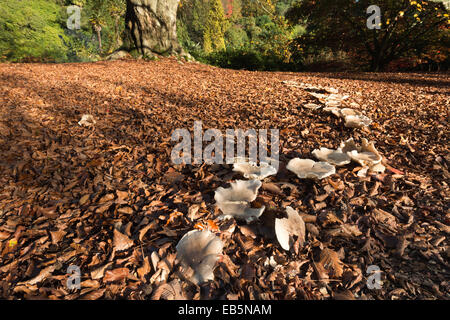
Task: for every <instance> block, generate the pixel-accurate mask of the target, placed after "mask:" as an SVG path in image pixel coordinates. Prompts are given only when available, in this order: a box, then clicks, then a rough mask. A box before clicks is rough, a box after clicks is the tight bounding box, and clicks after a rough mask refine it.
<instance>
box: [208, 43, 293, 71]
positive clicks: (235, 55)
mask: <svg viewBox="0 0 450 320" xmlns="http://www.w3.org/2000/svg"><path fill="white" fill-rule="evenodd" d="M205 60H206V61H207V62H208V63H210V64H212V65H215V66H218V67H221V68H230V69H245V70H270V71H275V70H296V69H298V68H299V65H294V64H292V63H287V62H285V61H283V59H280V57H278V56H276V55H267V54H262V53H261V52H260V51H256V50H254V49H251V48H241V49H232V48H228V49H226V50H223V51H216V52H213V53H211V54H210V55H208V56H206V58H205Z"/></svg>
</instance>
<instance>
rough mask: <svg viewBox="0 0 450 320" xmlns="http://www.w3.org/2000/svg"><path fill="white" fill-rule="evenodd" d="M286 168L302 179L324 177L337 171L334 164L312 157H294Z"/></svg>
mask: <svg viewBox="0 0 450 320" xmlns="http://www.w3.org/2000/svg"><path fill="white" fill-rule="evenodd" d="M286 168H287V169H288V170H290V171H292V172H293V173H295V174H296V175H297V176H298V177H299V178H300V179H323V178H326V177H328V176H331V175H332V174H335V173H336V168H335V167H334V166H333V165H331V164H329V163H327V162H315V161H314V160H310V159H299V158H295V159H292V160H291V161H289V163H288V165H287V166H286Z"/></svg>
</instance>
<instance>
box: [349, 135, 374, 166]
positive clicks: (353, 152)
mask: <svg viewBox="0 0 450 320" xmlns="http://www.w3.org/2000/svg"><path fill="white" fill-rule="evenodd" d="M361 142H362V145H361V146H357V145H356V144H355V141H354V140H353V138H350V139H348V140H347V141H345V142H344V143H342V144H341V149H342V151H343V152H345V153H347V154H348V156H349V157H350V158H351V159H352V160H353V161H355V162H357V163H359V164H360V165H362V166H363V167H373V166H374V165H376V164H378V163H380V162H381V160H382V159H383V157H382V156H381V154H380V153H379V152H378V151H377V149H375V144H374V142H370V143H369V142H368V141H367V139H365V138H362V139H361Z"/></svg>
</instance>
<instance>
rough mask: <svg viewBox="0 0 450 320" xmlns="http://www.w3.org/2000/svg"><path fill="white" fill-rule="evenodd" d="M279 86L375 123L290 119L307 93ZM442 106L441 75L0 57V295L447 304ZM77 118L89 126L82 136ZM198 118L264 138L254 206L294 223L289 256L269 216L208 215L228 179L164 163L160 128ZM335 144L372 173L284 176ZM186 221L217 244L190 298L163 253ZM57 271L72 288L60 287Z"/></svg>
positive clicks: (316, 113) (172, 251)
mask: <svg viewBox="0 0 450 320" xmlns="http://www.w3.org/2000/svg"><path fill="white" fill-rule="evenodd" d="M286 80H291V81H298V82H303V83H308V84H312V85H321V86H326V87H330V86H331V87H334V88H336V89H338V90H339V92H340V93H342V94H347V95H349V96H350V98H349V99H348V101H349V102H354V103H357V104H358V105H359V109H360V110H361V111H363V112H364V113H365V114H366V115H367V116H368V117H370V118H371V119H372V120H373V124H372V125H370V127H369V128H366V129H349V128H346V127H345V126H344V125H343V121H342V120H341V119H339V118H337V117H335V116H334V115H332V114H330V113H325V112H324V111H322V110H310V109H306V108H303V107H302V105H304V104H305V103H308V102H316V99H315V98H314V97H312V96H311V95H309V94H308V92H307V91H305V90H303V89H301V88H297V87H292V86H288V85H286V83H283V81H286ZM354 105H356V104H354ZM449 105H450V79H449V75H448V74H419V73H389V74H387V73H386V74H383V73H377V74H369V73H286V72H273V73H271V72H248V71H235V70H224V69H219V68H215V67H211V66H206V65H202V64H198V63H184V64H182V63H179V62H177V61H176V60H174V59H169V58H167V59H162V60H159V61H151V62H145V61H115V62H98V63H85V64H64V65H56V64H1V65H0V106H1V108H0V186H1V187H0V298H6V299H17V298H24V299H46V298H50V299H81V298H82V299H98V298H102V299H117V298H125V299H150V298H153V299H158V298H165V299H172V298H174V297H175V298H187V299H448V298H449V297H450V283H449V279H450V269H449V258H450V249H449V242H448V235H449V232H450V214H449V196H450V190H449V185H448V184H449V181H450V179H449V176H450V174H449V171H448V170H449V165H450V153H449V145H450V144H449V124H448V119H449ZM83 114H91V115H93V117H94V118H95V120H96V124H95V125H94V126H93V127H90V128H89V127H88V128H87V127H82V126H80V125H79V124H78V121H79V120H80V119H81V116H82V115H83ZM196 120H201V121H202V122H203V129H204V130H205V129H207V128H217V129H219V130H221V131H222V132H224V131H225V129H227V128H232V129H237V128H242V129H248V128H254V129H271V128H274V129H280V161H281V165H280V169H279V172H278V174H277V175H276V176H272V177H269V178H266V180H265V181H264V182H263V185H262V187H261V189H260V190H259V194H260V197H259V198H258V199H259V201H260V202H261V201H262V202H264V204H265V205H266V207H267V208H269V207H270V208H272V209H273V208H284V207H286V206H291V207H293V208H294V209H296V210H297V211H298V212H299V213H300V214H301V216H302V217H303V219H304V220H305V222H306V230H307V232H306V242H305V243H304V245H303V246H299V242H298V241H297V242H296V245H294V246H293V247H292V248H291V250H290V251H285V250H283V249H282V248H281V247H280V245H279V243H278V242H277V239H276V238H275V237H274V235H273V232H271V230H270V227H267V226H270V223H271V222H270V221H272V222H273V219H272V218H271V216H270V214H271V213H270V211H271V210H272V209H271V210H267V214H266V213H265V214H263V217H262V219H261V221H257V222H253V223H251V224H248V225H247V224H245V223H243V222H239V221H238V222H236V221H235V220H233V219H232V220H225V221H221V220H218V219H217V217H218V216H219V215H220V211H219V210H218V209H217V208H216V206H215V201H214V191H215V190H216V189H217V188H218V187H220V186H223V187H226V186H227V185H228V184H227V183H229V182H230V181H232V180H236V179H242V176H240V174H239V173H236V172H233V171H232V166H231V165H206V164H203V165H198V166H192V165H174V164H173V163H172V162H171V158H170V154H171V150H172V148H173V147H174V145H175V144H176V142H172V141H171V135H172V132H173V131H174V130H175V129H176V128H185V129H188V130H189V131H191V132H192V130H193V126H194V121H196ZM351 137H353V138H354V139H355V141H357V142H358V143H359V142H360V141H361V138H367V139H368V140H370V141H374V142H375V146H376V148H377V150H378V151H379V152H380V153H381V154H382V155H383V157H384V160H383V163H384V164H385V166H386V168H387V170H386V171H385V173H383V174H369V175H367V176H366V177H359V176H358V175H357V172H358V171H359V169H361V168H360V167H358V165H357V164H353V163H352V164H350V165H347V166H344V167H340V168H337V169H336V174H334V175H332V176H331V177H328V178H325V179H323V180H320V181H307V180H301V179H299V178H297V176H295V175H294V174H292V173H291V172H289V171H287V170H286V168H285V166H286V163H287V162H288V161H289V160H290V159H292V158H295V157H300V158H310V159H313V156H312V155H311V152H312V151H313V150H314V149H317V148H320V147H327V148H332V149H335V148H337V147H338V146H339V144H340V143H341V142H342V141H345V140H347V139H349V138H351ZM271 219H272V220H271ZM267 221H268V222H267ZM266 222H267V225H264V224H265V223H266ZM194 228H207V229H210V230H211V231H212V232H214V233H215V234H217V236H218V237H220V238H221V239H222V241H223V243H224V249H223V255H222V256H221V257H220V259H219V261H218V262H217V264H216V268H215V270H214V274H215V279H214V281H211V282H209V283H206V284H203V285H201V286H200V287H199V286H196V285H194V284H192V283H191V282H190V281H188V280H187V278H186V277H187V276H186V275H185V273H183V272H182V268H180V266H179V264H178V263H177V261H178V260H177V259H176V248H175V247H176V245H177V243H178V241H179V240H180V239H181V237H182V236H183V235H184V234H185V233H186V232H188V231H190V230H193V229H194ZM272 231H273V230H272ZM158 259H159V262H158V261H157V260H158ZM69 266H77V267H79V268H80V271H81V289H80V290H77V289H72V290H70V289H69V288H68V287H67V285H66V284H67V280H68V279H69V276H70V274H68V273H67V272H68V270H67V269H68V267H69ZM370 266H375V268H379V270H380V273H379V274H380V276H381V281H382V283H381V284H380V287H379V288H378V289H377V288H376V287H375V288H373V286H370V283H371V281H372V280H371V279H375V278H374V277H376V275H373V274H372V275H371V274H370V273H368V269H369V271H370V270H371V268H372V270H373V267H371V268H369V267H370ZM373 283H374V282H372V284H373ZM368 284H369V285H368Z"/></svg>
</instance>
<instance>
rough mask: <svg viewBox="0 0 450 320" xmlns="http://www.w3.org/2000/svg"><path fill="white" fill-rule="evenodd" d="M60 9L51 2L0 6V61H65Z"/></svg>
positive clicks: (16, 1) (39, 0) (14, 2)
mask: <svg viewBox="0 0 450 320" xmlns="http://www.w3.org/2000/svg"><path fill="white" fill-rule="evenodd" d="M60 22H61V16H60V8H59V7H58V6H57V5H56V4H55V3H54V2H52V1H44V0H35V1H20V0H8V1H2V2H1V3H0V59H2V60H10V61H26V60H28V61H34V60H43V61H57V62H59V61H64V60H65V59H66V58H67V56H66V48H65V46H64V44H63V42H62V41H61V38H60V37H63V38H64V31H63V29H62V28H61V26H60Z"/></svg>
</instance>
